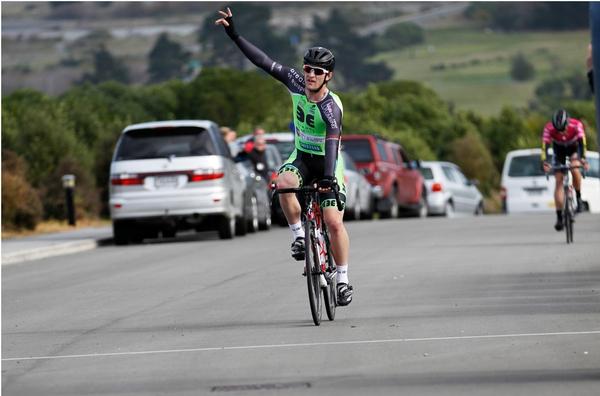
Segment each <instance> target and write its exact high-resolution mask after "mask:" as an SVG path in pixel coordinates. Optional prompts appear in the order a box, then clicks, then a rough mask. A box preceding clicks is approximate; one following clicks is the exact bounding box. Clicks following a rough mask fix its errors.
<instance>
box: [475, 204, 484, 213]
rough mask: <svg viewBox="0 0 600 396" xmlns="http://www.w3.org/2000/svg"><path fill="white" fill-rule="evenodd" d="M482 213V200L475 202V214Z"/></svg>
mask: <svg viewBox="0 0 600 396" xmlns="http://www.w3.org/2000/svg"><path fill="white" fill-rule="evenodd" d="M482 214H483V202H479V203H478V204H477V208H475V216H481V215H482Z"/></svg>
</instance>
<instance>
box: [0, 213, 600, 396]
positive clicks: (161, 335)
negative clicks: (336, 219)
mask: <svg viewBox="0 0 600 396" xmlns="http://www.w3.org/2000/svg"><path fill="white" fill-rule="evenodd" d="M553 220H554V219H553V214H550V215H547V216H523V217H504V216H486V217H481V218H458V219H451V220H447V219H436V218H434V219H425V220H419V219H402V220H390V221H374V222H355V223H350V224H349V230H350V233H351V238H352V261H351V263H350V265H351V269H350V277H351V279H352V280H353V283H354V284H355V286H356V289H357V292H356V296H355V301H354V302H353V303H352V305H351V306H349V307H347V308H339V309H338V316H337V318H336V320H335V321H334V322H328V321H326V322H324V323H323V324H322V325H321V326H320V327H315V326H314V325H313V324H312V321H311V319H310V314H309V311H308V307H307V298H306V291H305V286H304V283H303V278H302V277H301V275H300V272H301V269H300V266H299V265H298V263H294V262H291V261H290V260H288V259H287V254H288V253H287V245H288V243H289V239H290V237H289V235H288V231H287V230H285V229H275V230H274V231H271V232H268V233H259V234H255V235H250V236H247V237H244V238H238V239H235V240H233V241H229V242H226V241H220V240H218V239H216V237H215V236H214V235H212V234H201V235H199V236H187V237H185V236H184V237H181V238H179V239H177V240H176V241H170V242H155V243H147V244H144V245H138V246H127V247H116V246H105V247H100V248H98V249H95V250H92V251H87V252H82V253H77V254H72V255H67V256H62V257H53V258H48V259H43V260H37V261H32V262H28V263H20V264H15V265H10V266H4V267H3V268H2V391H3V394H5V395H26V396H35V395H44V396H46V395H61V396H65V395H167V394H168V395H203V394H226V395H264V394H266V395H269V394H270V395H300V394H325V395H330V394H340V395H364V394H366V393H367V392H368V393H369V394H370V395H397V394H406V395H434V394H435V395H439V394H444V395H447V394H454V395H464V394H474V395H506V394H510V395H532V394H536V395H566V394H569V395H571V394H577V395H597V394H598V389H600V259H599V254H598V253H599V246H600V244H599V242H600V217H599V216H593V215H585V216H581V217H580V218H579V219H578V222H577V224H576V230H575V241H576V243H575V245H572V246H566V244H564V242H563V240H564V237H563V234H562V233H561V234H559V233H555V232H554V231H553V230H552V229H551V227H552V223H553Z"/></svg>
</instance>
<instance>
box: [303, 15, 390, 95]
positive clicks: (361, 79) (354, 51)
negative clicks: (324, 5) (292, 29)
mask: <svg viewBox="0 0 600 396" xmlns="http://www.w3.org/2000/svg"><path fill="white" fill-rule="evenodd" d="M313 37H314V40H315V42H314V45H320V46H323V47H327V48H329V49H330V50H331V51H333V53H334V55H335V58H336V77H335V78H334V81H333V82H334V83H335V84H336V86H340V87H343V88H345V89H348V88H363V87H365V86H366V85H367V84H369V83H373V82H377V81H386V80H389V79H391V77H392V70H391V69H390V68H389V67H387V66H386V65H385V63H383V62H378V63H372V62H369V61H368V60H369V58H370V57H371V56H373V55H374V54H375V52H376V51H377V48H376V44H375V37H374V36H367V37H361V36H359V35H358V34H357V33H356V32H354V30H353V28H352V25H351V23H350V22H349V20H348V19H347V18H346V17H345V16H344V15H343V13H342V12H340V11H339V10H337V9H333V11H332V12H331V14H330V15H329V17H328V18H326V19H325V18H320V17H318V16H316V17H315V18H314V23H313ZM311 45H312V44H311Z"/></svg>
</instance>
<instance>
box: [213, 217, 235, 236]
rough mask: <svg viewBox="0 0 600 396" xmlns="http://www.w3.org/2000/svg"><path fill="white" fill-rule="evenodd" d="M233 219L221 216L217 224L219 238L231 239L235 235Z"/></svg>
mask: <svg viewBox="0 0 600 396" xmlns="http://www.w3.org/2000/svg"><path fill="white" fill-rule="evenodd" d="M235 223H236V221H235V217H231V218H230V217H228V216H227V215H225V216H221V217H220V218H219V222H218V229H217V231H218V232H219V238H221V239H232V238H233V236H234V234H235V229H236V227H235Z"/></svg>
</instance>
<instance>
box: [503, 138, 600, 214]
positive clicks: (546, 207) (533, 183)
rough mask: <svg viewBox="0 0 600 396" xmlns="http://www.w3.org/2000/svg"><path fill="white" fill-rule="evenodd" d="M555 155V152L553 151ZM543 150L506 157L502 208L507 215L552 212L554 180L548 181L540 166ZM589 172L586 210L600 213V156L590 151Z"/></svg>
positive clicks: (516, 152)
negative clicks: (599, 166)
mask: <svg viewBox="0 0 600 396" xmlns="http://www.w3.org/2000/svg"><path fill="white" fill-rule="evenodd" d="M550 153H552V150H550ZM541 154H542V150H541V149H539V148H535V149H523V150H514V151H511V152H509V153H508V154H507V155H506V159H505V160H504V167H503V169H502V191H501V194H502V206H503V210H504V212H505V213H509V214H512V213H523V212H551V211H554V210H556V208H555V205H554V178H553V177H550V178H549V179H546V175H545V174H544V171H543V169H542V165H541V164H542V163H541ZM587 158H588V161H589V162H590V170H589V171H588V172H587V174H586V178H585V179H584V180H583V183H582V187H581V199H582V201H583V203H584V208H587V209H588V210H589V211H590V212H600V180H599V178H598V175H599V170H598V153H597V152H595V151H588V152H587Z"/></svg>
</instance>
